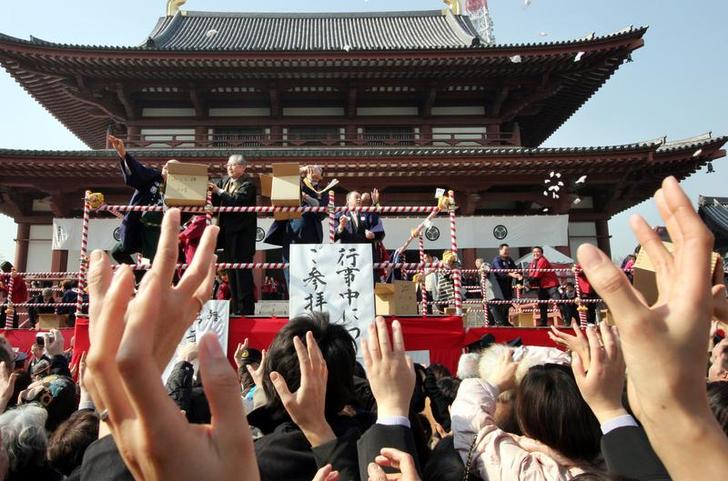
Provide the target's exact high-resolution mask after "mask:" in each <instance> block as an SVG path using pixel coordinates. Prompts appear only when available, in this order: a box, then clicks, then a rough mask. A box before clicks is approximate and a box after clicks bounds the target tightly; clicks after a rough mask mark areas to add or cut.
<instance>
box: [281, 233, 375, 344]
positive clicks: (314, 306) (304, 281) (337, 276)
mask: <svg viewBox="0 0 728 481" xmlns="http://www.w3.org/2000/svg"><path fill="white" fill-rule="evenodd" d="M290 278H291V281H290V287H289V291H290V301H289V317H290V318H293V317H296V316H300V315H302V314H305V313H307V312H311V311H323V312H328V313H329V319H331V322H335V323H338V324H344V325H345V326H346V327H347V329H349V332H351V334H352V336H353V337H354V338H355V339H357V340H358V339H359V338H360V337H361V336H362V334H364V333H365V330H366V326H368V325H369V323H371V322H372V320H374V280H373V278H372V246H371V245H370V244H318V245H316V244H294V245H292V246H291V267H290Z"/></svg>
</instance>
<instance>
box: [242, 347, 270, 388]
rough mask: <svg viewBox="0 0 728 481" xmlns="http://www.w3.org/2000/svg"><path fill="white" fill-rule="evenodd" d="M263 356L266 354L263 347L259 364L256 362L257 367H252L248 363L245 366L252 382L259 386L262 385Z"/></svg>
mask: <svg viewBox="0 0 728 481" xmlns="http://www.w3.org/2000/svg"><path fill="white" fill-rule="evenodd" d="M265 356H266V351H265V349H263V350H262V351H261V354H260V364H258V367H257V368H253V366H251V365H250V364H248V365H247V366H245V367H246V369H247V370H248V372H249V373H250V377H252V378H253V382H254V383H255V385H256V386H260V387H262V386H263V375H264V374H263V373H264V372H265Z"/></svg>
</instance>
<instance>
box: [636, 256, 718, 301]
mask: <svg viewBox="0 0 728 481" xmlns="http://www.w3.org/2000/svg"><path fill="white" fill-rule="evenodd" d="M663 244H664V245H665V248H666V249H667V250H668V252H672V251H673V250H674V249H675V248H674V247H673V245H672V243H671V242H663ZM719 260H720V256H719V255H718V254H716V253H715V252H713V253H712V255H711V271H710V272H711V275H714V274H715V268H716V267H717V266H718V261H719ZM634 287H635V289H637V290H638V291H640V293H642V295H643V296H644V297H645V301H647V304H648V305H650V306H651V305H653V304H654V303H655V302H657V296H658V294H659V292H658V290H657V279H656V275H655V267H654V265H653V264H652V260H651V259H650V256H649V255H648V254H647V250H646V249H640V253H639V254H638V255H637V260H636V261H635V263H634Z"/></svg>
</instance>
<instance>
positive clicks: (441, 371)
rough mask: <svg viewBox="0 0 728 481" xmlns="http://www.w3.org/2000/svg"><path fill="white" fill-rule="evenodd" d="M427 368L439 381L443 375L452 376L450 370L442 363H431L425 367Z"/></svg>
mask: <svg viewBox="0 0 728 481" xmlns="http://www.w3.org/2000/svg"><path fill="white" fill-rule="evenodd" d="M427 370H428V371H430V372H431V373H432V376H433V377H434V378H435V380H436V381H439V380H440V379H442V378H444V377H452V373H451V372H450V370H449V369H448V368H446V367H445V366H443V365H442V364H431V365H430V367H428V368H427Z"/></svg>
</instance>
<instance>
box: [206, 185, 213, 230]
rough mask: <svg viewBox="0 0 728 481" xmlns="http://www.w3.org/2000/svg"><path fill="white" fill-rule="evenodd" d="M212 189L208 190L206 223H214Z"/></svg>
mask: <svg viewBox="0 0 728 481" xmlns="http://www.w3.org/2000/svg"><path fill="white" fill-rule="evenodd" d="M212 207H213V206H212V191H211V190H209V189H208V190H207V199H206V200H205V223H206V224H207V225H211V224H212Z"/></svg>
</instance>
